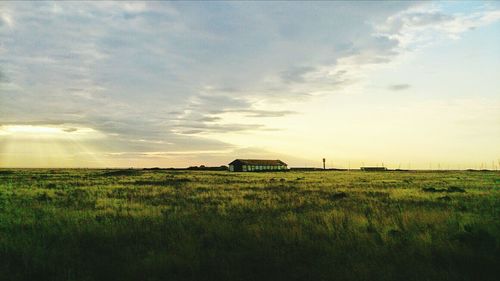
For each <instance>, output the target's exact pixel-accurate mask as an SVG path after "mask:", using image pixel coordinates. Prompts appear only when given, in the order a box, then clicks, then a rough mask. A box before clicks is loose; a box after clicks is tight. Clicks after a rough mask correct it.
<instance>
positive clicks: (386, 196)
mask: <svg viewBox="0 0 500 281" xmlns="http://www.w3.org/2000/svg"><path fill="white" fill-rule="evenodd" d="M431 188H433V189H431ZM459 190H463V192H462V191H459ZM499 218H500V174H498V173H494V172H446V173H444V172H439V173H432V172H381V173H362V172H352V171H351V172H288V173H283V172H281V173H255V174H254V173H228V172H203V171H190V172H188V171H161V170H160V171H138V170H135V171H109V170H1V171H0V261H1V262H0V279H1V280H403V279H405V280H497V278H498V276H500V220H499Z"/></svg>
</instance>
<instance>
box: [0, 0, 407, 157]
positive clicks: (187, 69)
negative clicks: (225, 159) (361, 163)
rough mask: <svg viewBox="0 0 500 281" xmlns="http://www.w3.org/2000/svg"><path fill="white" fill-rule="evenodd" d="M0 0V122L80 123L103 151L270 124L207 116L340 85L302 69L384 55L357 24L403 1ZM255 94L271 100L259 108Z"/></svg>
mask: <svg viewBox="0 0 500 281" xmlns="http://www.w3.org/2000/svg"><path fill="white" fill-rule="evenodd" d="M6 5H8V7H9V9H12V10H13V11H15V13H14V14H15V15H16V19H15V23H16V24H15V25H14V27H13V28H14V29H15V32H3V33H2V32H0V41H1V42H2V48H4V49H5V50H7V52H5V53H2V70H5V71H2V73H3V74H0V75H1V76H0V80H2V81H4V78H2V77H5V73H8V74H9V79H10V80H11V82H12V83H14V84H16V85H19V87H18V88H16V89H13V90H9V91H8V92H7V93H5V94H4V93H2V95H1V96H0V120H2V121H3V122H10V123H12V124H21V123H31V124H40V125H44V124H61V125H64V126H68V128H73V127H72V126H74V127H79V126H82V127H91V128H94V129H96V130H99V131H101V132H103V133H104V134H105V135H106V136H107V140H106V141H105V143H103V144H96V145H104V146H106V149H108V150H109V151H118V150H120V151H126V150H131V151H132V150H137V151H148V149H152V148H154V149H158V151H162V149H165V144H164V143H163V144H162V143H161V142H160V141H163V142H168V143H172V145H169V148H170V149H174V150H183V149H225V148H227V147H230V146H231V145H229V144H227V143H224V142H221V141H213V140H209V139H206V138H203V137H200V136H199V135H198V134H200V133H204V132H217V133H224V132H235V131H256V130H276V129H275V128H268V127H267V126H265V124H250V125H248V124H219V121H221V120H220V119H219V118H220V117H218V116H217V114H222V113H227V112H239V113H241V114H243V115H244V116H246V117H249V118H270V117H274V118H279V117H284V116H288V115H290V114H295V112H292V111H289V110H287V103H288V102H289V101H290V100H292V99H293V100H299V99H308V98H311V95H310V94H309V93H308V92H307V90H304V89H308V88H314V87H322V88H328V89H332V88H335V87H341V86H342V85H343V84H342V83H346V82H345V80H344V79H345V78H344V77H343V75H344V76H345V74H346V73H341V72H339V73H337V74H335V75H334V76H333V78H332V77H327V78H324V79H322V80H316V81H313V82H311V81H307V80H308V79H304V77H305V76H306V75H307V74H309V73H311V72H314V71H316V70H317V69H319V68H320V67H323V66H332V65H334V64H335V62H336V61H337V60H338V59H341V58H343V57H346V56H351V55H353V54H367V55H366V58H365V59H364V60H363V61H360V63H366V62H367V61H370V60H371V61H377V62H384V61H388V60H390V58H391V56H393V55H394V50H393V46H394V44H395V42H393V41H391V40H390V39H388V38H383V37H381V38H375V37H373V36H372V33H373V26H372V25H371V24H368V22H370V21H377V20H381V19H384V18H386V17H387V16H389V15H392V14H394V13H397V12H398V11H400V10H402V9H404V8H406V7H407V6H408V5H410V4H407V3H391V4H387V3H379V4H376V5H375V4H372V3H363V4H362V5H363V9H360V5H361V4H357V3H346V2H342V3H341V2H337V3H318V4H317V5H306V6H304V5H303V4H299V3H286V4H285V3H269V4H266V5H262V4H261V3H245V4H243V3H226V2H218V3H211V4H210V5H217V7H216V8H212V9H206V8H207V6H208V5H209V4H206V3H197V4H193V3H165V2H141V4H137V5H135V4H134V5H132V6H126V4H123V3H116V2H106V3H101V2H82V3H71V4H69V3H66V2H56V3H45V2H42V3H36V4H35V3H29V2H23V3H20V2H9V3H6ZM56 8H57V9H56ZM339 10H342V13H339V12H337V11H339ZM229 11H230V12H229ZM249 15H251V16H249ZM222 19H223V20H222ZM299 19H300V20H299ZM54 30H56V31H57V32H54ZM360 38H362V39H360ZM34 42H36V45H35V44H34ZM11 74H12V75H11ZM295 86H303V87H302V88H295ZM96 93H98V94H96ZM257 100H258V101H263V102H267V103H271V104H279V105H280V106H281V108H282V110H278V111H269V110H263V109H262V108H259V104H258V103H255V102H254V101H257ZM255 123H260V122H255ZM182 134H186V135H188V136H185V135H182ZM200 135H202V134H200ZM137 139H144V140H147V141H150V142H149V143H148V142H144V143H140V142H134V141H132V140H137Z"/></svg>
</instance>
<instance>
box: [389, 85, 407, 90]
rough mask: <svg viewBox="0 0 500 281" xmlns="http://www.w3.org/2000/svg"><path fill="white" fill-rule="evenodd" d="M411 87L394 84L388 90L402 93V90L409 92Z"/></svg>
mask: <svg viewBox="0 0 500 281" xmlns="http://www.w3.org/2000/svg"><path fill="white" fill-rule="evenodd" d="M410 87H411V85H410V84H394V85H390V86H389V87H388V89H389V90H391V91H402V90H407V89H409V88H410Z"/></svg>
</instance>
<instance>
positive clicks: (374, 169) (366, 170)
mask: <svg viewBox="0 0 500 281" xmlns="http://www.w3.org/2000/svg"><path fill="white" fill-rule="evenodd" d="M361 171H365V172H383V171H387V168H386V167H361Z"/></svg>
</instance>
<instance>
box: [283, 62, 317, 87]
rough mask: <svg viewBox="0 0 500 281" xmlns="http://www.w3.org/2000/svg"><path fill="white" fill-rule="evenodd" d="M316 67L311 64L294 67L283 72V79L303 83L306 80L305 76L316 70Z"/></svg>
mask: <svg viewBox="0 0 500 281" xmlns="http://www.w3.org/2000/svg"><path fill="white" fill-rule="evenodd" d="M314 70H315V68H314V67H311V66H302V67H294V68H291V69H289V70H287V71H284V72H282V73H281V79H283V81H284V82H285V83H301V82H304V76H305V75H306V74H307V73H309V72H312V71H314Z"/></svg>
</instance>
